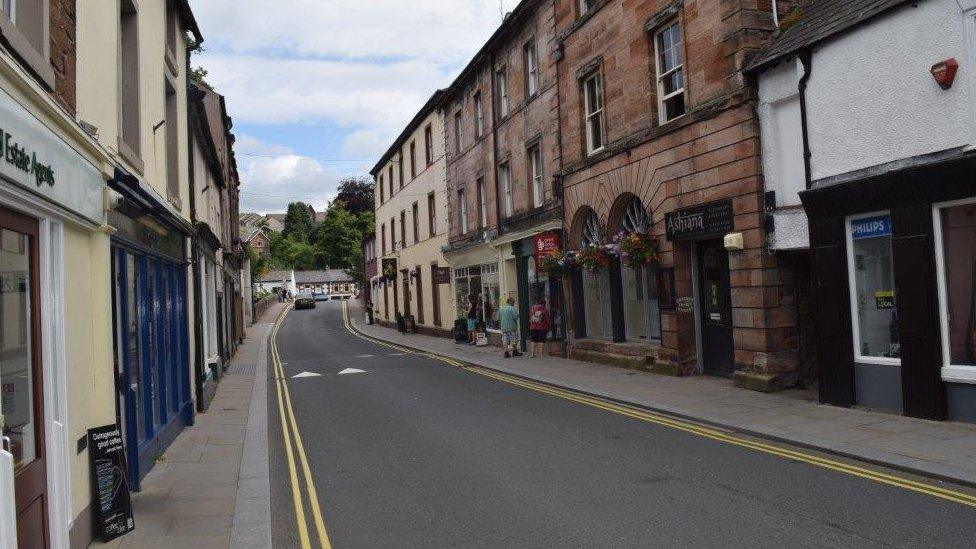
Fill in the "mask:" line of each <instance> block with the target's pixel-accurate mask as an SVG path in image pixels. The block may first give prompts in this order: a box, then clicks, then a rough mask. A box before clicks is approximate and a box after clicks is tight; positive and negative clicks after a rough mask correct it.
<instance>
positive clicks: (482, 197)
mask: <svg viewBox="0 0 976 549" xmlns="http://www.w3.org/2000/svg"><path fill="white" fill-rule="evenodd" d="M478 182H479V184H478V185H477V191H478V207H479V208H480V210H479V211H480V212H481V228H482V229H484V228H485V227H487V226H488V189H486V188H485V178H483V177H482V178H479V179H478Z"/></svg>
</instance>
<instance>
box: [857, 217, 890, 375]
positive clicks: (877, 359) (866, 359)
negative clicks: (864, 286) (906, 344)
mask: <svg viewBox="0 0 976 549" xmlns="http://www.w3.org/2000/svg"><path fill="white" fill-rule="evenodd" d="M879 215H887V216H891V211H890V210H879V211H875V212H868V213H861V214H857V215H849V216H847V218H846V219H845V220H844V232H845V235H844V238H845V240H846V243H847V290H848V294H849V298H850V309H851V336H852V337H851V345H852V347H854V362H860V363H863V364H882V365H887V366H901V358H888V357H883V356H864V355H862V354H861V345H860V343H861V326H860V323H859V322H858V318H857V273H856V272H855V265H854V236H853V235H852V234H851V222H852V221H854V220H857V219H864V218H867V217H877V216H879ZM892 236H894V235H892ZM891 261H892V270H894V261H895V258H894V255H893V254H892V258H891ZM895 299H896V300H897V299H898V294H897V293H896V294H895ZM895 303H896V307H897V301H896V302H895Z"/></svg>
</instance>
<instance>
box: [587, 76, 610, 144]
mask: <svg viewBox="0 0 976 549" xmlns="http://www.w3.org/2000/svg"><path fill="white" fill-rule="evenodd" d="M591 80H596V82H597V90H596V94H597V95H596V97H597V98H598V99H599V108H598V109H597V110H596V111H594V112H592V113H591V112H589V110H590V101H589V96H590V91H589V86H588V84H589V82H590V81H591ZM581 84H582V91H583V98H582V99H583V150H584V152H585V153H586V156H593V155H595V154H598V153H600V152H603V150H605V149H606V147H607V133H606V106H605V104H604V101H603V93H604V83H603V75H602V73H601V72H600V70H599V69H597V70H594V71H593V72H591V73H589V74H587V75H586V76H584V77H583V78H582V79H581ZM595 117H598V122H599V125H600V146H599V147H593V143H592V142H591V139H592V134H591V132H590V124H591V121H592V119H593V118H595Z"/></svg>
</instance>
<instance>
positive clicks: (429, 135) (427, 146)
mask: <svg viewBox="0 0 976 549" xmlns="http://www.w3.org/2000/svg"><path fill="white" fill-rule="evenodd" d="M424 160H426V161H427V167H430V165H431V164H433V163H434V128H433V126H431V125H430V124H427V126H426V127H424Z"/></svg>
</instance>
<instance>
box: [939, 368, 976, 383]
mask: <svg viewBox="0 0 976 549" xmlns="http://www.w3.org/2000/svg"><path fill="white" fill-rule="evenodd" d="M942 381H945V382H948V383H966V384H969V385H976V366H943V367H942Z"/></svg>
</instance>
